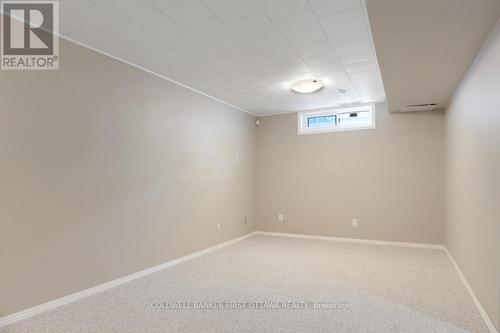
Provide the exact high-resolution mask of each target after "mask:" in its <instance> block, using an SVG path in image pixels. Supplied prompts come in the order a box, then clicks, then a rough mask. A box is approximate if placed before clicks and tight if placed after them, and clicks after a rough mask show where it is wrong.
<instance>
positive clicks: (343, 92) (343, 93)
mask: <svg viewBox="0 0 500 333" xmlns="http://www.w3.org/2000/svg"><path fill="white" fill-rule="evenodd" d="M337 92H338V93H339V94H341V95H345V94H348V93H349V89H345V88H337Z"/></svg>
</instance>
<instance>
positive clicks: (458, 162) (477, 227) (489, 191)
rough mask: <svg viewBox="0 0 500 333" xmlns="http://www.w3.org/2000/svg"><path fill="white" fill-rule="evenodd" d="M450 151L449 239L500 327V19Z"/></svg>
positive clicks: (462, 90) (451, 128) (456, 120)
mask: <svg viewBox="0 0 500 333" xmlns="http://www.w3.org/2000/svg"><path fill="white" fill-rule="evenodd" d="M446 152H447V157H446V199H447V200H446V224H445V237H444V242H445V245H446V247H447V248H448V249H449V251H450V252H451V254H452V255H453V257H454V258H455V261H456V262H457V263H458V265H459V266H460V268H461V270H462V271H463V273H464V275H465V277H466V278H467V280H468V281H469V283H470V284H471V286H472V288H473V289H474V291H475V293H476V296H477V297H478V299H479V301H480V302H481V304H482V305H483V307H484V308H485V310H486V312H487V313H488V315H489V317H490V319H491V320H492V322H493V323H494V325H495V326H496V328H497V330H498V329H499V326H500V323H499V320H500V319H499V312H500V306H499V302H500V300H499V299H500V272H499V271H500V21H499V22H497V25H496V27H495V28H494V30H493V32H492V33H491V35H490V37H489V39H488V40H487V41H486V43H485V45H484V48H483V50H482V52H481V53H480V55H479V56H478V57H477V58H476V61H475V63H474V64H473V66H472V67H471V69H470V70H469V73H468V74H467V76H466V77H465V78H464V80H463V81H462V84H461V86H460V87H459V89H458V90H457V91H456V93H455V96H454V98H453V100H452V102H451V104H450V106H449V108H448V110H447V115H446ZM462 241H463V253H462V251H461V243H462Z"/></svg>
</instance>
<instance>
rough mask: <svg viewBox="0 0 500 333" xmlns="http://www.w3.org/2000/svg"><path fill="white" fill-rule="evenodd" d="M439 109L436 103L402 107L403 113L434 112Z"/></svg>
mask: <svg viewBox="0 0 500 333" xmlns="http://www.w3.org/2000/svg"><path fill="white" fill-rule="evenodd" d="M437 107H438V105H437V104H436V103H430V104H414V105H405V106H402V107H401V112H416V111H432V110H436V109H437Z"/></svg>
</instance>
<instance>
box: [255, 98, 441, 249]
mask: <svg viewBox="0 0 500 333" xmlns="http://www.w3.org/2000/svg"><path fill="white" fill-rule="evenodd" d="M376 114H377V128H376V129H375V130H363V131H351V132H338V133H328V134H318V135H303V136H298V135H297V116H296V114H287V115H279V116H272V117H265V118H261V125H260V127H258V129H257V142H258V143H257V152H258V153H257V196H256V202H257V211H256V221H257V223H258V225H257V228H258V229H259V230H266V231H276V232H291V233H303V234H313V235H324V236H336V237H351V238H367V239H377V240H389V241H402V242H422V243H434V244H441V243H442V229H443V126H444V116H443V113H441V112H434V113H413V114H395V113H393V114H390V113H388V111H387V106H386V105H385V104H378V105H377V108H376ZM278 213H283V214H284V215H285V220H284V223H280V222H278V220H277V214H278ZM352 218H358V220H359V227H357V228H353V227H352V226H351V220H352Z"/></svg>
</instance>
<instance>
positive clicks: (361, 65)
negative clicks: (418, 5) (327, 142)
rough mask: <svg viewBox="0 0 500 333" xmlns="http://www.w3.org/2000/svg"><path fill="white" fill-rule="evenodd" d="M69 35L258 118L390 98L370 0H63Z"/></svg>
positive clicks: (62, 18)
mask: <svg viewBox="0 0 500 333" xmlns="http://www.w3.org/2000/svg"><path fill="white" fill-rule="evenodd" d="M60 33H61V35H63V36H66V37H68V38H70V39H72V40H74V41H77V42H79V43H82V44H84V45H88V46H90V47H92V48H94V49H97V50H100V51H102V52H105V53H108V54H110V55H113V56H115V57H118V58H121V59H123V60H126V61H128V62H130V63H133V64H135V65H138V66H141V67H143V68H146V69H148V70H150V71H153V72H155V73H158V74H160V75H162V76H165V77H168V78H170V79H172V80H175V81H177V82H180V83H182V84H184V85H187V86H189V87H192V88H194V89H197V90H199V91H202V92H204V93H206V94H208V95H211V96H213V97H216V98H218V99H220V100H223V101H225V102H227V103H230V104H232V105H235V106H237V107H239V108H241V109H244V110H246V111H248V112H251V113H253V114H256V115H267V114H274V113H285V112H293V111H299V110H306V109H317V108H324V107H331V106H338V105H342V104H349V103H359V102H376V101H381V100H384V99H385V95H384V87H383V84H382V80H381V75H380V72H379V69H378V64H377V61H376V57H375V52H374V48H373V45H372V38H371V32H370V28H369V24H368V20H367V15H366V10H365V6H364V2H363V0H61V1H60ZM304 78H319V79H321V80H323V82H324V83H325V84H326V86H325V88H323V89H322V90H320V91H319V92H316V93H314V94H309V95H302V94H298V93H295V92H292V91H291V90H290V86H291V84H292V83H293V82H294V81H296V80H299V79H304ZM338 88H343V89H348V90H349V93H348V94H339V93H338V92H337V89H338Z"/></svg>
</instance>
